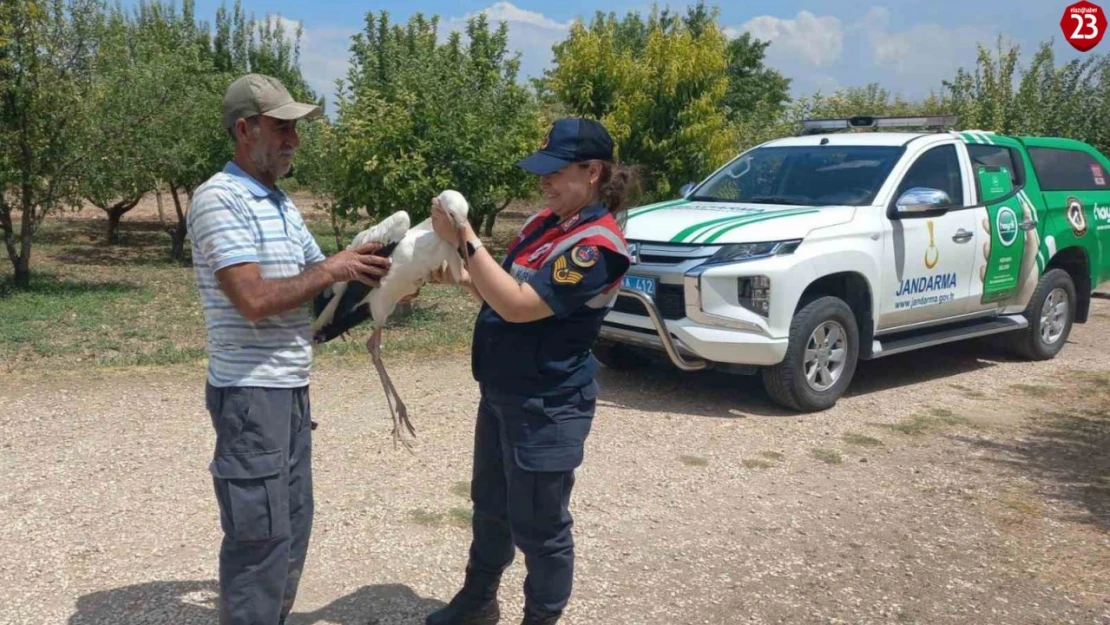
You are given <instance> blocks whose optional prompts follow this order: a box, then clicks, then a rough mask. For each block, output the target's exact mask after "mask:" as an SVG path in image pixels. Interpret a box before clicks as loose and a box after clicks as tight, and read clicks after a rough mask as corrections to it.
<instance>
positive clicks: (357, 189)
mask: <svg viewBox="0 0 1110 625" xmlns="http://www.w3.org/2000/svg"><path fill="white" fill-rule="evenodd" d="M438 23H439V20H438V17H432V18H431V19H427V18H425V17H424V16H423V15H422V14H416V15H414V16H412V17H411V18H410V19H409V21H408V23H407V24H405V25H403V26H402V25H391V24H390V22H389V16H388V14H387V13H385V12H383V13H381V14H380V15H375V14H374V13H373V12H371V13H368V14H367V16H366V26H365V29H364V30H363V32H361V33H359V34H357V35H355V37H354V38H353V41H352V45H351V53H352V58H351V61H350V67H349V70H348V76H347V79H346V81H345V82H344V83H343V84H342V85H341V89H340V92H339V94H338V99H337V111H338V119H337V121H336V124H335V127H334V129H331V128H329V129H328V130H327V131H326V132H328V133H330V136H331V137H332V140H333V141H334V144H335V146H336V147H335V153H334V154H333V155H332V156H330V157H329V158H334V161H332V163H333V165H332V166H333V167H334V168H335V170H334V173H333V174H329V175H326V176H325V178H326V179H327V180H328V181H329V184H330V185H331V186H332V187H333V188H332V191H331V193H330V194H329V195H331V197H332V198H333V201H334V204H333V209H334V210H335V211H336V212H337V213H338V215H339V216H340V218H341V219H354V218H356V216H357V214H358V213H359V212H365V214H366V215H367V217H369V218H370V219H374V220H376V219H379V218H381V217H383V216H386V215H389V214H391V213H392V212H394V211H397V210H406V211H408V212H409V215H410V217H411V218H412V220H413V221H414V222H417V221H420V220H422V219H424V218H425V217H427V216H428V214H429V211H430V209H431V199H432V197H434V196H435V195H437V194H438V193H440V192H441V191H442V190H444V189H447V188H453V189H456V190H458V191H459V192H461V193H462V194H463V195H465V196H466V198H467V200H468V201H469V202H470V221H471V223H472V225H473V226H474V228H475V229H479V228H481V227H482V226H483V225H486V224H488V225H489V226H490V227H492V222H493V220H494V218H495V216H496V214H497V213H498V212H499V211H500V210H501V209H503V208H504V207H505V206H507V205H508V203H509V202H510V201H511V200H513V199H515V198H517V197H520V195H521V194H523V193H524V189H526V188H527V187H529V186H531V185H534V184H535V181H534V180H530V179H529V177H528V176H527V174H526V173H524V172H522V171H520V170H519V169H518V168H516V167H514V166H513V165H514V163H515V162H516V161H517V160H519V159H521V158H523V157H524V156H526V155H527V154H528V153H529V152H531V151H532V150H534V149H535V148H536V147H537V146H538V145H539V142H540V139H541V138H542V136H543V132H544V130H545V127H544V126H543V123H542V121H541V118H540V117H539V116H538V114H537V107H536V102H535V99H534V98H533V97H532V95H531V94H530V93H529V92H528V91H527V90H526V89H525V88H524V87H523V86H521V85H519V84H518V83H517V80H516V79H517V73H518V70H519V60H518V58H517V57H515V56H510V55H509V53H508V30H507V26H506V25H505V24H504V23H502V24H501V25H500V26H499V27H498V28H497V29H496V30H492V29H491V28H490V26H489V24H488V22H487V20H486V18H485V16H484V15H479V16H477V17H474V18H472V19H470V20H469V21H468V23H467V27H466V38H467V42H466V43H465V44H464V43H463V41H462V34H461V33H458V32H454V33H451V35H450V36H449V37H448V39H447V41H446V42H444V43H439V42H438Z"/></svg>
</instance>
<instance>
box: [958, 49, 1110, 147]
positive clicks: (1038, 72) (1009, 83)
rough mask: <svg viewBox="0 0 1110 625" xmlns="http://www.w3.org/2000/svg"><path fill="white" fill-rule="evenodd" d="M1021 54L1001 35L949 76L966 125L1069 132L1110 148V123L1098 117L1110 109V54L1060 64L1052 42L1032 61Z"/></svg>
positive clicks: (1021, 132)
mask: <svg viewBox="0 0 1110 625" xmlns="http://www.w3.org/2000/svg"><path fill="white" fill-rule="evenodd" d="M1019 54H1020V48H1019V47H1018V46H1016V45H1009V46H1004V45H1003V43H1002V40H1001V38H1000V39H999V41H998V44H997V47H996V49H995V50H994V51H993V52H992V51H991V50H988V49H986V48H984V47H983V46H979V56H978V59H977V63H976V65H975V67H974V68H973V69H972V70H965V69H963V68H961V69H960V70H959V71H958V72H957V74H956V76H955V78H953V79H952V80H951V81H945V83H944V84H945V88H946V89H947V91H948V93H949V97H950V98H951V102H952V107H953V111H954V112H955V113H956V114H958V115H959V116H960V125H961V126H962V127H964V128H974V129H979V130H993V131H995V132H999V133H1007V134H1016V135H1035V136H1056V137H1068V138H1072V139H1078V140H1081V141H1086V142H1089V143H1091V144H1092V145H1094V146H1095V147H1097V148H1098V149H1099V150H1101V151H1103V152H1108V151H1110V128H1107V127H1106V125H1105V124H1100V123H1094V122H1093V121H1092V120H1101V119H1105V117H1106V115H1107V114H1108V113H1110V94H1108V92H1107V91H1108V88H1110V58H1108V57H1107V56H1105V55H1101V54H1091V55H1088V56H1085V57H1084V58H1082V59H1073V60H1071V61H1068V62H1067V63H1065V64H1063V65H1060V66H1057V65H1056V59H1055V55H1054V54H1053V52H1052V46H1051V45H1050V44H1049V43H1048V42H1044V43H1042V44H1041V45H1040V47H1039V48H1038V50H1037V52H1036V54H1034V56H1033V59H1032V61H1031V62H1030V64H1029V66H1028V67H1021V66H1020V65H1019V63H1018V58H1019ZM1015 84H1016V85H1017V90H1016V91H1015V90H1014V85H1015Z"/></svg>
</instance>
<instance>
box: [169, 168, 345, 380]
mask: <svg viewBox="0 0 1110 625" xmlns="http://www.w3.org/2000/svg"><path fill="white" fill-rule="evenodd" d="M187 220H188V232H189V236H190V238H191V239H192V250H193V267H194V268H195V272H196V280H197V288H198V290H199V291H200V299H201V303H202V305H203V307H204V320H205V323H206V324H207V326H208V381H209V382H210V383H211V384H212V385H213V386H217V387H227V386H265V387H276V388H295V387H300V386H304V385H306V384H308V374H309V367H310V365H311V363H312V330H311V328H310V324H311V322H312V319H311V315H310V309H309V306H308V305H307V304H306V305H304V306H301V307H299V308H297V309H294V310H291V311H288V312H285V313H281V314H277V315H273V316H270V317H266V318H264V319H261V320H259V321H257V322H255V323H251V322H250V321H248V320H247V319H246V318H244V317H243V316H242V315H241V314H239V311H238V310H236V308H235V306H234V305H233V304H232V303H231V300H230V299H228V297H227V295H226V294H225V293H224V292H223V290H222V289H221V288H220V285H219V282H218V281H217V279H216V275H215V274H216V272H217V271H219V270H220V269H223V268H225V267H228V266H230V265H235V264H239V263H258V264H259V268H260V271H261V273H262V277H263V279H272V278H287V277H291V276H295V275H297V274H299V273H301V272H303V271H304V270H305V268H306V267H307V266H308V265H310V264H312V263H317V262H320V261H322V260H324V254H323V253H322V252H321V251H320V247H319V246H318V245H317V244H316V240H315V239H313V237H312V233H311V232H309V230H308V227H307V226H306V225H305V222H304V218H302V217H301V214H300V212H299V211H298V210H297V208H296V207H295V206H293V201H292V200H291V199H290V198H289V196H287V195H286V194H285V193H284V192H283V191H281V190H280V189H277V188H268V187H266V186H264V185H263V184H261V183H259V182H258V181H257V180H255V179H254V178H252V177H251V176H250V175H249V174H247V173H246V172H245V171H243V170H242V169H241V168H240V167H239V166H237V165H236V164H235V163H234V162H229V163H228V164H227V165H226V166H225V167H224V169H223V171H221V172H220V173H217V174H216V175H214V176H212V177H211V178H209V179H208V180H207V181H206V182H205V183H204V184H202V185H201V186H200V187H199V188H197V190H196V192H195V193H194V194H193V199H192V202H190V204H189V212H188V215H187Z"/></svg>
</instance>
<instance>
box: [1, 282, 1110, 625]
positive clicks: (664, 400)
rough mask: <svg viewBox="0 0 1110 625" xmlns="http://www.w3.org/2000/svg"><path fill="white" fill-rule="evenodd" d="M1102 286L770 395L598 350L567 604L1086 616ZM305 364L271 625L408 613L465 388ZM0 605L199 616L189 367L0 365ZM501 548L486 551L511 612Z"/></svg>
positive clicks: (1098, 545) (200, 427) (404, 365)
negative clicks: (2, 370)
mask: <svg viewBox="0 0 1110 625" xmlns="http://www.w3.org/2000/svg"><path fill="white" fill-rule="evenodd" d="M1107 318H1110V302H1108V301H1106V300H1105V299H1098V300H1096V301H1095V304H1094V315H1093V318H1092V320H1091V321H1092V322H1091V323H1089V324H1087V325H1085V326H1077V327H1076V329H1075V331H1074V332H1073V334H1072V338H1071V344H1070V345H1068V346H1067V347H1066V348H1065V350H1064V352H1063V353H1062V354H1061V355H1060V357H1058V358H1057V359H1056V360H1054V361H1051V362H1047V363H1036V364H1032V363H1022V362H1017V361H1014V360H1011V359H1009V358H1008V357H1006V356H1005V355H1004V354H1003V353H1002V352H1000V351H999V350H997V349H994V348H993V347H991V346H990V345H988V344H985V343H974V344H961V345H956V346H949V347H942V348H935V349H931V350H928V351H924V352H918V353H912V354H906V355H904V356H898V357H892V358H890V359H886V360H882V361H877V362H871V363H864V364H862V365H861V367H860V370H859V372H858V374H857V380H856V383H855V384H854V386H853V388H852V389H851V391H850V394H849V396H848V397H846V398H845V399H843V400H842V401H841V402H840V404H839V405H838V406H837V407H836V408H835V409H833V410H830V411H828V412H825V413H822V414H814V415H804V416H796V415H789V414H786V413H784V412H783V411H780V410H778V409H777V408H775V407H774V406H773V405H772V404H771V403H770V402H769V401H768V400H767V398H766V396H765V395H764V394H763V392H762V391H761V390H760V387H759V385H758V384H756V383H754V381H752V380H747V379H744V378H737V377H730V376H726V375H720V374H714V373H703V374H694V375H690V374H681V373H678V372H673V371H663V372H658V371H657V372H641V373H617V372H612V371H603V372H602V374H601V375H600V377H599V382H600V383H601V385H602V395H601V401H600V405H599V409H598V416H597V419H596V423H595V426H594V430H593V433H592V434H591V438H590V440H589V443H588V448H587V455H586V460H585V463H584V465H583V467H582V468H581V469H580V471H579V480H578V486H577V487H576V491H575V496H574V500H573V504H572V505H573V511H574V513H575V515H576V526H575V529H576V538H577V544H578V568H577V575H576V579H575V594H574V597H573V599H572V604H571V607H570V609H569V610H568V613H567V616H566V618H565V619H564V620H563V621H562V622H565V623H568V624H572V625H573V624H586V623H591V624H593V623H605V624H666V625H684V624H695V623H714V624H718V623H744V624H756V623H759V624H762V623H768V624H769V623H853V624H871V623H921V624H925V623H929V624H933V623H937V624H942V623H943V624H948V623H951V624H960V625H967V624H972V623H984V624H1014V625H1022V624H1034V623H1036V624H1040V623H1077V624H1098V625H1106V624H1110V584H1108V583H1107V580H1108V579H1110V419H1108V418H1107V412H1106V409H1105V407H1106V405H1107V403H1106V399H1107V398H1108V397H1110V350H1107V349H1106V347H1105V346H1106V345H1107V344H1108V339H1110V329H1108V325H1107ZM389 364H390V372H391V374H392V377H393V379H394V381H395V382H396V383H397V386H398V388H399V390H400V392H401V393H402V395H403V397H405V398H406V399H407V401H408V403H409V406H410V410H411V415H412V418H413V422H414V424H415V425H416V427H417V430H418V436H419V438H418V440H417V446H416V449H415V453H413V454H409V453H407V452H405V451H403V450H401V449H394V447H393V445H392V443H391V440H390V436H389V418H388V413H387V412H386V410H385V405H384V401H383V398H382V393H381V387H380V386H379V385H378V382H377V379H376V376H374V374H373V372H372V369H371V367H370V363H369V361H367V363H366V367H365V368H355V369H349V368H348V369H339V368H330V367H327V366H321V367H320V368H318V369H317V370H316V372H315V374H314V378H313V391H312V393H313V395H312V399H313V407H314V416H315V419H316V421H318V422H319V423H320V427H319V429H317V430H316V432H315V440H314V446H315V464H314V472H315V483H316V497H317V516H316V525H315V531H314V534H313V539H312V544H311V549H310V553H309V562H308V566H307V569H306V571H305V573H304V578H303V581H302V585H301V589H302V590H301V594H300V596H299V598H298V602H297V606H296V612H295V618H293V619H291V620H290V623H291V625H308V624H314V625H315V624H335V625H369V624H375V625H388V624H410V625H416V624H419V623H422V622H423V621H422V617H423V615H424V614H426V613H427V612H428V611H430V610H432V609H434V608H436V607H438V606H440V605H442V603H443V602H445V601H446V600H448V599H449V598H450V596H451V593H452V592H453V591H454V590H455V588H456V586H457V584H458V583H459V582H460V581H461V578H462V570H463V566H464V563H465V558H466V549H467V545H468V541H469V532H468V530H467V526H466V523H467V516H468V514H469V509H468V506H469V502H468V500H467V495H466V490H465V483H466V480H467V479H468V477H469V471H470V458H471V448H470V443H471V440H472V425H473V418H474V412H475V406H476V402H477V390H476V387H475V385H474V383H473V382H472V381H471V379H470V377H469V370H468V361H467V360H466V358H464V357H450V358H443V359H438V360H434V361H422V362H418V361H411V360H410V361H405V360H401V359H396V360H395V361H392V362H390V363H389ZM0 426H2V427H0V472H2V474H3V475H4V476H5V478H6V479H4V480H3V482H2V483H0V519H3V522H2V523H0V598H2V600H0V623H3V624H9V623H11V624H14V623H19V624H24V623H26V624H32V625H46V624H53V623H59V624H61V623H66V624H69V625H92V624H94V623H95V624H105V625H107V624H112V625H116V624H124V623H126V624H132V623H134V624H148V623H183V624H186V623H189V624H192V623H197V624H199V623H214V622H215V612H214V610H213V607H212V606H213V598H214V596H215V583H214V580H215V576H216V552H217V548H218V543H219V538H220V533H219V523H218V518H217V512H216V507H215V502H214V500H213V497H212V486H211V482H210V478H209V475H208V473H207V468H206V467H207V461H208V457H209V454H210V453H211V446H212V443H213V434H212V431H211V428H210V425H209V419H208V416H207V414H206V413H205V412H204V407H203V371H202V370H201V369H200V368H199V367H183V368H174V369H145V370H127V371H105V370H100V371H96V372H84V373H82V374H69V373H64V372H37V373H36V375H35V376H34V377H32V376H26V375H20V374H15V373H9V374H6V375H5V376H4V377H3V379H0ZM523 574H524V567H523V558H521V557H520V556H519V555H518V558H517V561H516V562H515V563H514V565H513V567H512V568H511V569H510V570H509V572H508V573H507V575H506V578H505V581H504V586H503V592H502V605H503V611H504V612H505V614H506V617H505V618H504V619H503V622H505V623H510V622H511V623H517V622H519V613H520V607H521V585H522V583H523Z"/></svg>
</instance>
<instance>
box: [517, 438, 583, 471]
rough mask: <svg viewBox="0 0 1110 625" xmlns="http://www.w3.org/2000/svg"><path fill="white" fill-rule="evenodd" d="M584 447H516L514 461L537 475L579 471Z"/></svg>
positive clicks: (573, 445)
mask: <svg viewBox="0 0 1110 625" xmlns="http://www.w3.org/2000/svg"><path fill="white" fill-rule="evenodd" d="M583 449H584V445H583V444H582V443H565V444H561V445H521V444H518V445H514V446H513V457H514V458H513V459H514V460H516V464H517V466H518V467H520V468H521V469H524V470H525V471H531V472H537V473H549V472H563V471H571V470H574V469H577V468H578V467H579V465H581V464H582V457H583Z"/></svg>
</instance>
